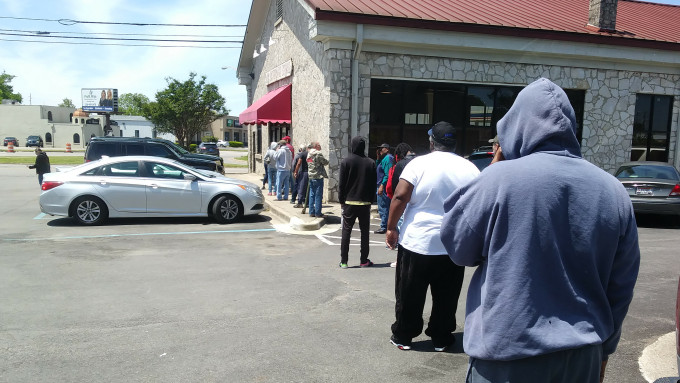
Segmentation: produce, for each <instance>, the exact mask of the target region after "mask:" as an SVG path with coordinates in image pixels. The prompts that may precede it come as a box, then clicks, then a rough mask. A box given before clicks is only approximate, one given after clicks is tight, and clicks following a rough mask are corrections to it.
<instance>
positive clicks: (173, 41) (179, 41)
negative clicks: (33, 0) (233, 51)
mask: <svg viewBox="0 0 680 383" xmlns="http://www.w3.org/2000/svg"><path fill="white" fill-rule="evenodd" d="M0 35H5V36H22V37H38V38H56V39H82V40H116V41H154V42H167V43H217V44H221V43H228V44H229V43H231V44H243V41H241V40H174V39H133V38H120V37H118V38H114V37H83V36H80V37H79V36H51V35H27V34H21V33H6V32H0Z"/></svg>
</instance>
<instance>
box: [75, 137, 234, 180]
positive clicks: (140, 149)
mask: <svg viewBox="0 0 680 383" xmlns="http://www.w3.org/2000/svg"><path fill="white" fill-rule="evenodd" d="M103 156H106V157H120V156H154V157H163V158H171V159H173V160H176V161H178V162H181V163H183V164H186V165H189V166H193V167H194V168H196V169H203V170H210V171H214V172H218V173H221V174H224V161H223V160H222V158H221V157H218V156H211V155H207V154H193V153H190V152H189V151H188V150H186V149H184V148H182V147H181V146H179V145H177V144H175V143H173V142H171V141H168V140H164V139H162V138H136V137H93V138H92V139H91V140H90V142H89V144H88V145H87V150H85V162H89V161H95V160H98V159H100V158H102V157H103Z"/></svg>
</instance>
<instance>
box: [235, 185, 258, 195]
mask: <svg viewBox="0 0 680 383" xmlns="http://www.w3.org/2000/svg"><path fill="white" fill-rule="evenodd" d="M238 186H239V187H240V188H241V189H243V190H245V191H247V192H248V193H249V194H252V195H253V196H255V197H262V191H260V189H258V188H255V187H252V186H246V185H238Z"/></svg>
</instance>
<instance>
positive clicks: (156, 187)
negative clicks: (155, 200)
mask: <svg viewBox="0 0 680 383" xmlns="http://www.w3.org/2000/svg"><path fill="white" fill-rule="evenodd" d="M149 186H151V187H152V188H154V189H158V185H156V184H151V185H149Z"/></svg>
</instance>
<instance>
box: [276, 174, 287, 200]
mask: <svg viewBox="0 0 680 383" xmlns="http://www.w3.org/2000/svg"><path fill="white" fill-rule="evenodd" d="M289 179H290V170H277V171H276V199H288V185H289V182H290V181H289Z"/></svg>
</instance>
